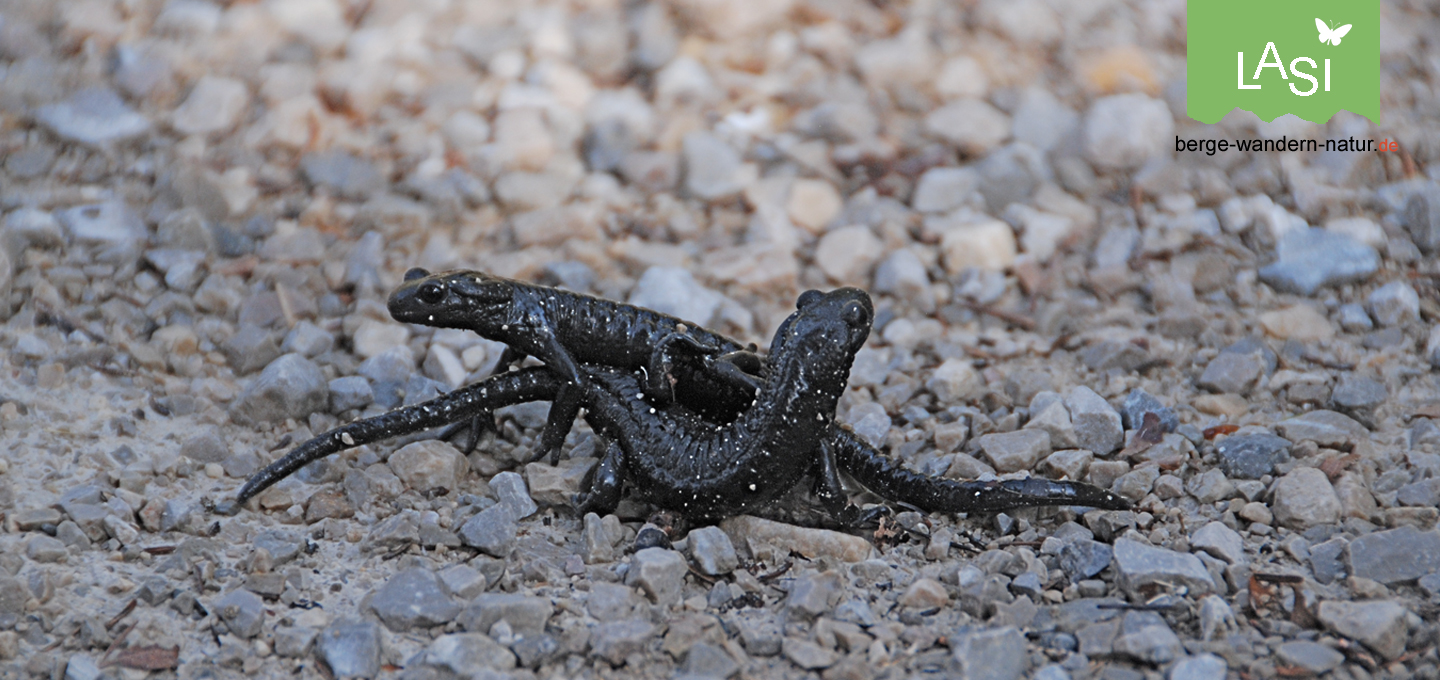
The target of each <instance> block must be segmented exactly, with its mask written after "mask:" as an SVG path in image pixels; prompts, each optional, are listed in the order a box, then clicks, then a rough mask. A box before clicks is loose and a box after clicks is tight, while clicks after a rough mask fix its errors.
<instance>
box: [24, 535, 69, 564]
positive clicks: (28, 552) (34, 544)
mask: <svg viewBox="0 0 1440 680" xmlns="http://www.w3.org/2000/svg"><path fill="white" fill-rule="evenodd" d="M69 554H70V551H69V550H68V549H67V548H66V546H65V543H64V542H63V541H61V540H59V539H56V538H51V537H49V536H46V535H44V534H40V535H38V536H31V537H30V540H29V541H26V542H25V556H26V557H29V558H30V559H32V560H35V561H36V562H64V561H65V558H66V556H68V555H69Z"/></svg>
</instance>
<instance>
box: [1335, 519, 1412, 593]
mask: <svg viewBox="0 0 1440 680" xmlns="http://www.w3.org/2000/svg"><path fill="white" fill-rule="evenodd" d="M1310 554H1311V557H1312V559H1313V557H1314V554H1315V551H1314V549H1313V548H1312V549H1311V551H1310ZM1346 557H1347V562H1348V565H1349V567H1350V575H1351V576H1359V577H1361V578H1368V579H1372V580H1375V581H1379V582H1380V583H1384V584H1385V585H1392V584H1396V583H1405V582H1407V581H1414V580H1415V579H1418V578H1420V577H1421V576H1424V575H1426V574H1428V573H1431V572H1433V571H1436V570H1437V565H1440V531H1420V530H1419V529H1416V528H1415V527H1412V526H1403V527H1399V528H1396V529H1390V530H1388V531H1376V532H1374V533H1369V534H1365V535H1364V536H1361V537H1359V538H1356V539H1355V540H1353V541H1351V542H1350V549H1349V550H1348V551H1346Z"/></svg>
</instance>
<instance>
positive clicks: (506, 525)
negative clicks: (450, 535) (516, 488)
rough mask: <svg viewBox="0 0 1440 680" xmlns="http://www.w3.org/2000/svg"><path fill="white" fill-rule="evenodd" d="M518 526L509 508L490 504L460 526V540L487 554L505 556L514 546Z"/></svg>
mask: <svg viewBox="0 0 1440 680" xmlns="http://www.w3.org/2000/svg"><path fill="white" fill-rule="evenodd" d="M519 530H520V527H519V525H518V524H516V523H515V518H514V517H513V516H512V515H511V514H510V510H508V509H506V508H505V507H504V506H500V505H492V506H490V507H488V508H485V509H484V510H481V511H480V512H479V513H478V514H476V515H475V516H474V517H471V518H470V519H468V520H466V521H465V523H464V524H463V525H461V526H460V531H458V532H456V533H458V534H460V540H461V541H462V542H463V543H464V544H465V545H468V546H470V547H472V548H475V549H477V550H479V551H480V552H483V553H485V554H487V555H493V556H495V557H501V558H503V557H506V556H508V555H509V554H510V551H511V550H512V549H514V547H515V536H516V534H517V533H518V532H519Z"/></svg>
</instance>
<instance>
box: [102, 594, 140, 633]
mask: <svg viewBox="0 0 1440 680" xmlns="http://www.w3.org/2000/svg"><path fill="white" fill-rule="evenodd" d="M136 602H137V600H136V599H135V598H133V597H132V598H130V601H129V602H127V603H125V608H124V609H121V610H120V613H119V614H116V615H115V618H113V619H110V620H109V621H106V622H105V630H110V629H112V628H114V627H115V626H117V625H119V624H120V621H121V620H122V619H124V618H125V617H127V616H129V615H130V612H133V611H135V603H136Z"/></svg>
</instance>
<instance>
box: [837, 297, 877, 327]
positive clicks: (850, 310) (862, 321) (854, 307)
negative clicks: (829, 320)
mask: <svg viewBox="0 0 1440 680" xmlns="http://www.w3.org/2000/svg"><path fill="white" fill-rule="evenodd" d="M840 314H841V318H842V319H844V320H845V323H847V324H850V325H851V326H857V327H858V326H864V325H866V324H868V323H870V310H868V309H865V308H864V307H862V306H860V304H859V303H857V302H852V303H850V304H848V305H845V310H844V311H843V312H841V313H840Z"/></svg>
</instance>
